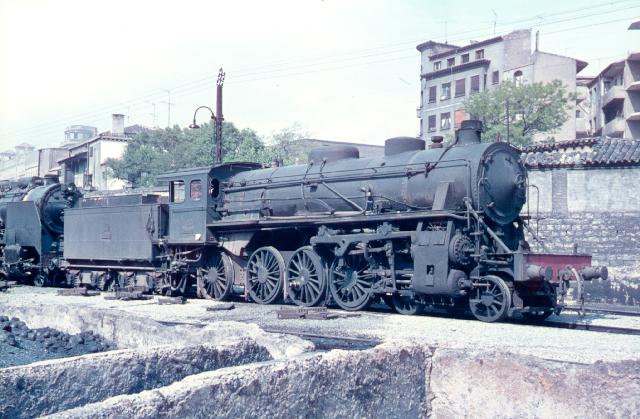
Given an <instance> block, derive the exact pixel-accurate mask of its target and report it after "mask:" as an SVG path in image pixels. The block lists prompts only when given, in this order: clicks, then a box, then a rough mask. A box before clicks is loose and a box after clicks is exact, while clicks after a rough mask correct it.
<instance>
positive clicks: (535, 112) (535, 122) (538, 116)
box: [464, 80, 575, 145]
mask: <svg viewBox="0 0 640 419" xmlns="http://www.w3.org/2000/svg"><path fill="white" fill-rule="evenodd" d="M573 100H575V97H574V95H573V94H571V93H568V92H567V90H566V88H565V87H564V86H563V85H562V83H561V82H560V81H559V80H554V81H552V82H550V83H532V84H523V85H516V84H514V83H512V82H504V83H502V84H500V85H499V86H497V87H496V88H495V89H489V90H485V91H483V92H480V93H476V94H473V95H471V96H470V97H469V98H468V99H467V100H466V101H465V104H464V106H465V111H466V112H467V114H469V115H470V116H471V118H473V119H479V120H481V121H482V122H483V123H484V126H485V130H486V131H485V134H484V136H483V138H485V139H486V141H494V140H496V139H500V140H502V141H506V140H507V134H508V137H509V138H508V140H509V141H510V142H511V143H513V144H517V145H527V144H531V143H532V142H533V136H534V135H535V134H538V133H543V132H549V133H551V132H553V131H555V130H557V129H558V128H560V127H561V126H562V124H564V123H565V122H566V121H567V119H568V118H569V114H568V111H569V109H570V106H569V105H570V102H571V101H573ZM507 121H508V122H509V124H508V125H509V130H508V131H509V132H508V133H507Z"/></svg>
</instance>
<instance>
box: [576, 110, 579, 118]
mask: <svg viewBox="0 0 640 419" xmlns="http://www.w3.org/2000/svg"><path fill="white" fill-rule="evenodd" d="M576 118H580V109H576Z"/></svg>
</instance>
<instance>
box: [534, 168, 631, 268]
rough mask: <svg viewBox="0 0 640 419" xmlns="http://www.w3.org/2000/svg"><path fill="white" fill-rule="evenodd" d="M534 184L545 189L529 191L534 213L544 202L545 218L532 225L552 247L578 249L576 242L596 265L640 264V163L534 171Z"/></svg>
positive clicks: (566, 250) (543, 213) (624, 266)
mask: <svg viewBox="0 0 640 419" xmlns="http://www.w3.org/2000/svg"><path fill="white" fill-rule="evenodd" d="M529 183H530V184H532V185H536V186H538V188H539V190H540V193H539V195H538V193H537V192H536V190H535V189H530V190H529V197H528V198H529V210H530V213H531V215H532V216H535V215H536V208H537V207H538V205H537V202H539V211H540V212H539V216H540V217H541V218H542V219H540V220H539V221H538V223H536V221H535V220H532V221H531V225H532V227H534V229H536V227H537V228H538V229H539V232H540V236H541V237H543V238H545V239H546V244H547V246H548V247H549V249H550V250H551V251H554V252H568V253H572V252H573V245H574V243H575V244H577V245H578V252H580V253H590V254H592V255H593V260H594V263H596V264H600V265H607V266H610V267H613V268H627V269H634V268H636V267H637V266H639V265H640V167H630V168H589V169H548V170H529ZM538 198H539V201H538ZM526 210H527V207H526V206H525V208H524V210H523V213H526ZM536 224H537V225H536ZM530 242H531V244H532V246H533V248H534V249H536V250H540V248H539V247H537V246H536V245H535V242H534V241H533V240H530Z"/></svg>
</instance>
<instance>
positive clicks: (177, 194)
mask: <svg viewBox="0 0 640 419" xmlns="http://www.w3.org/2000/svg"><path fill="white" fill-rule="evenodd" d="M210 171H211V170H210V169H209V168H196V169H189V170H182V171H179V172H173V173H168V174H166V175H163V176H161V177H159V179H158V180H160V181H166V182H168V187H169V229H168V235H167V239H168V240H169V241H170V242H172V243H203V242H205V241H206V239H207V235H206V229H205V224H206V222H207V221H208V219H210V218H212V217H211V216H210V215H209V214H208V212H207V208H208V207H209V206H210V205H209V204H210V202H209V201H210V200H211V199H213V198H212V197H211V196H210V194H208V193H207V185H209V184H210V178H211V175H210Z"/></svg>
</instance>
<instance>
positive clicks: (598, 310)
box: [563, 307, 640, 317]
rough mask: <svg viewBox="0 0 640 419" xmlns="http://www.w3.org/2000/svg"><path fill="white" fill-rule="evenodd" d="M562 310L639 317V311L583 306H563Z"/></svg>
mask: <svg viewBox="0 0 640 419" xmlns="http://www.w3.org/2000/svg"><path fill="white" fill-rule="evenodd" d="M563 311H573V312H577V313H579V312H581V311H584V312H585V313H593V314H614V315H617V316H631V317H640V311H633V310H614V309H607V308H595V307H585V308H584V309H580V308H579V307H565V308H564V309H563Z"/></svg>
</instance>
